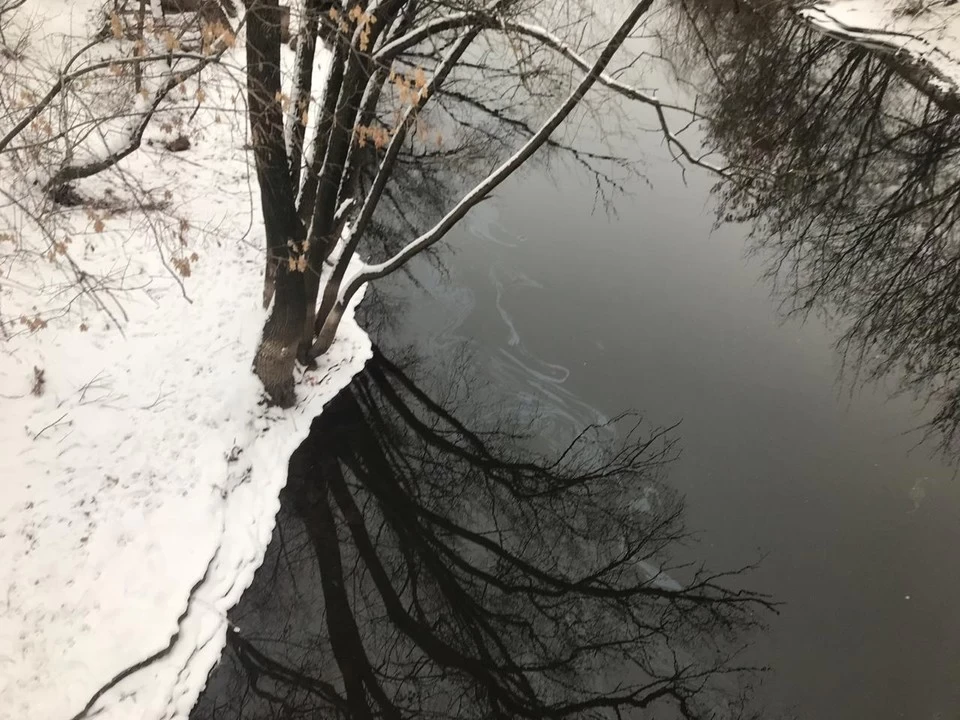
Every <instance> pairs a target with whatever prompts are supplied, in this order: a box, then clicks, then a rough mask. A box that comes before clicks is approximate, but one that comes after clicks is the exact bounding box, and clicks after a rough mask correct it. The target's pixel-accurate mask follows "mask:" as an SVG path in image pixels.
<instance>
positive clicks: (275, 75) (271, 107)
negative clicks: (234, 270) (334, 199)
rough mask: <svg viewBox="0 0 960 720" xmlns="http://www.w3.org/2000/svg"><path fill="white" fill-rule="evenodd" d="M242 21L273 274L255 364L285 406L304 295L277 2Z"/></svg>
mask: <svg viewBox="0 0 960 720" xmlns="http://www.w3.org/2000/svg"><path fill="white" fill-rule="evenodd" d="M246 20H247V102H248V106H249V109H250V131H251V136H252V140H253V151H254V157H255V160H256V166H257V181H258V183H259V185H260V205H261V208H262V211H263V224H264V229H265V231H266V241H267V243H266V244H267V257H266V262H267V267H268V270H267V273H266V275H267V277H268V278H269V277H270V275H271V274H272V275H273V278H274V296H273V308H272V309H271V311H270V316H269V317H268V318H267V321H266V324H265V325H264V328H263V336H262V338H261V340H260V347H259V348H258V349H257V355H256V358H255V359H254V363H253V367H254V372H256V374H257V376H258V377H259V378H260V380H261V381H262V382H263V385H264V388H266V391H267V394H268V395H269V397H270V399H271V401H272V402H274V403H276V404H278V405H281V406H283V407H289V406H290V405H293V404H294V402H295V401H296V395H295V393H294V389H293V368H294V363H295V362H296V350H297V343H298V341H299V340H300V335H301V332H302V329H303V325H304V322H305V319H304V315H305V307H306V306H305V303H306V297H305V287H304V274H303V273H302V272H299V271H298V270H296V269H295V268H294V269H291V267H290V265H291V263H290V259H291V257H292V256H291V253H292V252H298V251H299V248H300V247H301V243H302V242H303V239H304V230H303V225H302V224H301V222H300V219H299V217H298V216H297V211H296V207H295V205H294V194H293V187H292V185H291V183H290V167H289V162H288V159H287V153H286V146H285V143H284V137H283V109H282V107H281V104H280V90H281V85H280V37H281V12H280V8H279V6H278V3H277V0H248V8H247V15H246Z"/></svg>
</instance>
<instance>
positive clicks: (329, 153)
mask: <svg viewBox="0 0 960 720" xmlns="http://www.w3.org/2000/svg"><path fill="white" fill-rule="evenodd" d="M561 5H562V10H561V11H560V12H558V13H555V14H554V16H557V15H559V16H564V14H565V13H570V12H572V11H573V10H574V9H575V4H572V3H571V4H563V3H561ZM629 6H630V7H629V8H628V10H629V11H628V12H627V14H626V18H625V19H624V20H623V22H622V23H621V24H620V26H619V27H618V28H617V29H616V30H615V31H614V32H613V33H612V34H610V35H609V36H608V37H607V38H606V39H605V40H604V41H603V42H600V43H599V44H598V46H599V48H600V51H599V53H598V54H597V55H596V57H595V59H593V60H587V59H586V58H585V57H584V56H582V55H581V54H580V52H579V51H578V49H577V45H578V43H586V42H587V41H586V40H583V39H582V38H583V36H585V35H586V36H588V37H589V36H590V35H597V34H599V33H600V32H601V30H602V25H601V24H600V23H599V21H598V20H597V19H596V17H595V16H594V15H592V14H591V13H589V12H587V11H586V10H583V11H582V14H580V15H577V16H573V19H572V20H571V22H570V23H569V24H568V25H567V26H566V27H564V28H563V29H562V32H563V35H564V37H569V38H576V40H570V41H567V40H566V39H564V37H561V36H560V35H558V34H556V33H555V32H553V31H550V30H548V29H546V28H545V27H543V26H542V25H540V24H537V23H536V22H534V21H532V20H530V19H529V18H536V17H537V13H538V11H541V10H542V9H543V8H541V7H540V4H539V3H536V2H529V1H527V0H499V1H496V0H495V1H491V2H486V3H484V2H479V1H477V0H470V1H468V2H444V1H434V2H414V1H412V0H392V1H387V2H379V3H369V4H368V3H364V2H360V3H355V2H350V3H346V4H339V3H333V4H331V3H326V4H324V5H323V6H322V7H321V3H319V2H312V3H311V2H308V3H307V5H306V7H305V13H304V22H303V25H302V28H301V32H300V35H299V40H298V45H297V51H298V58H297V72H298V76H297V78H296V81H295V83H294V90H293V97H291V98H289V99H287V101H288V104H289V107H290V112H291V113H292V116H291V118H290V119H289V120H288V121H287V123H286V126H287V135H286V137H285V136H284V134H283V132H282V131H283V129H284V120H283V112H282V108H281V107H280V102H279V101H278V100H276V99H275V98H279V97H281V96H282V93H281V87H282V85H281V78H280V76H279V74H278V73H277V72H276V71H275V68H276V66H277V63H278V60H279V56H278V52H279V49H278V45H279V32H278V22H279V21H278V17H279V14H278V13H279V10H278V6H277V5H276V3H275V2H273V3H271V2H268V1H267V0H255V1H254V0H251V2H250V3H248V10H247V34H248V35H247V37H248V66H247V67H248V88H249V95H250V101H249V105H250V109H251V125H252V127H253V128H254V138H255V140H256V141H257V142H256V157H257V168H258V177H259V179H260V188H261V201H262V207H263V209H264V217H265V219H267V228H268V230H267V235H268V246H269V247H268V268H267V272H266V278H267V289H266V293H265V298H267V299H268V300H269V299H272V301H273V307H272V310H271V313H270V318H269V319H268V321H267V326H266V328H265V330H264V336H263V342H262V344H261V346H260V349H259V351H258V353H257V359H256V363H255V366H256V369H257V372H258V374H259V376H260V377H261V379H262V380H263V381H264V384H265V386H266V388H267V390H268V392H269V393H270V395H271V397H272V398H273V399H274V400H275V401H276V402H279V403H281V404H285V403H289V402H292V401H293V380H292V371H293V366H294V363H295V361H296V359H297V358H299V360H300V361H301V362H303V363H308V362H311V361H312V360H313V359H314V358H316V357H317V356H319V355H321V354H323V353H324V352H325V351H326V350H327V349H328V348H329V347H330V344H331V343H332V342H333V339H334V337H335V335H336V332H337V329H338V327H339V324H340V321H341V319H342V317H343V314H344V312H345V310H346V308H347V306H348V304H349V303H350V301H351V300H352V298H353V297H354V296H355V295H356V293H357V291H358V290H359V289H360V288H361V287H363V286H364V285H365V284H366V283H368V282H370V281H372V280H375V279H377V278H380V277H383V276H384V275H386V274H388V273H391V272H394V271H396V270H397V269H399V268H401V267H403V266H404V265H405V264H406V263H407V262H408V261H409V260H410V259H411V258H412V257H414V256H416V255H417V254H418V253H421V252H423V251H424V250H426V249H428V248H430V247H431V246H433V245H434V244H435V243H437V242H438V241H440V240H441V239H442V238H444V237H445V236H446V234H447V233H448V232H449V230H450V229H451V228H452V227H453V226H454V225H455V224H456V223H457V222H458V221H459V220H460V219H462V218H463V217H464V216H465V215H466V214H467V213H468V212H469V210H470V209H471V208H472V207H474V206H475V205H476V204H477V203H478V202H481V201H482V200H483V199H484V198H486V197H488V196H489V194H490V193H491V192H493V191H494V190H495V189H496V188H497V187H498V186H499V185H500V184H501V183H502V182H503V181H504V180H505V179H506V178H508V177H509V176H510V175H512V174H513V173H514V172H516V171H517V169H519V168H520V167H522V166H523V165H524V163H526V162H527V161H528V160H529V159H530V158H531V156H533V154H534V153H536V152H537V150H538V149H540V148H541V147H544V146H548V145H550V144H552V143H556V140H554V139H552V135H553V134H554V132H555V131H556V130H557V129H558V128H559V126H560V125H561V124H562V123H563V121H564V119H566V118H567V117H568V116H569V115H570V114H571V113H572V112H573V111H574V110H575V109H576V108H577V107H578V106H580V104H581V103H582V102H583V99H584V96H585V94H586V93H587V91H588V90H590V88H591V87H593V86H594V85H595V84H597V83H600V84H602V85H606V86H607V87H609V88H612V89H613V90H614V91H616V92H618V93H620V94H621V95H623V96H625V97H629V98H630V99H633V100H638V101H640V102H644V103H647V104H650V105H652V106H654V107H655V108H656V109H657V112H658V113H661V115H660V117H661V120H662V124H663V127H664V129H665V130H667V131H668V133H669V129H668V128H667V125H666V119H665V117H664V116H663V115H662V112H663V107H664V106H663V105H662V104H661V103H660V102H659V101H657V100H656V99H655V98H654V97H652V96H650V95H649V94H645V93H643V92H640V91H638V90H636V89H634V88H632V87H630V86H629V85H626V84H625V83H623V82H621V81H619V80H616V79H615V78H613V77H612V76H611V75H609V74H607V73H606V72H605V71H606V69H607V66H608V65H609V64H610V62H611V60H612V59H613V57H614V55H615V54H616V53H617V51H618V50H619V49H620V48H621V46H622V45H623V43H624V41H625V40H626V39H627V38H628V37H629V36H630V35H631V33H632V32H633V31H634V29H635V28H636V27H637V25H638V24H639V23H640V21H641V20H642V18H643V16H644V15H645V14H646V13H647V11H648V10H649V8H650V6H651V0H645V1H644V2H637V3H629ZM324 9H325V10H326V12H321V11H322V10H324ZM325 26H326V28H327V31H326V32H325V33H323V32H321V30H322V28H324V27H325ZM318 32H319V33H320V34H322V35H323V36H324V37H327V38H329V39H330V42H331V44H332V60H331V64H330V67H329V69H328V71H327V79H326V84H325V86H324V90H323V95H322V98H320V99H319V100H318V101H317V103H316V104H317V108H316V112H315V115H316V121H315V127H313V128H312V131H313V132H312V134H311V139H310V141H307V140H306V138H307V136H308V131H307V130H308V128H307V123H308V121H309V118H310V112H309V107H307V106H308V105H309V103H310V100H309V98H310V94H311V82H312V67H313V63H314V58H313V54H314V53H315V52H316V44H315V42H314V37H315V35H317V33H318ZM557 32H560V30H559V29H558V31H557ZM493 50H498V51H500V52H505V53H508V55H507V57H508V60H507V61H506V62H505V63H503V65H502V66H496V65H494V64H492V63H490V62H489V57H488V53H491V52H492V51H493ZM558 62H563V63H566V64H567V65H566V67H567V68H569V67H570V66H572V67H573V70H574V73H576V74H578V75H579V78H578V79H577V80H576V81H575V82H573V83H570V82H569V69H567V70H565V71H564V72H563V73H558V72H557V67H558V66H557V63H558ZM484 83H486V84H487V85H491V84H492V85H493V86H494V87H495V88H496V89H497V91H499V92H501V93H504V94H510V93H513V94H519V93H521V92H525V93H527V96H528V97H535V98H536V99H537V101H538V104H539V107H540V108H541V110H542V111H543V112H542V113H541V114H542V115H543V116H544V117H543V118H542V119H541V120H539V121H536V118H535V116H534V117H526V118H517V117H512V116H511V115H510V114H509V113H501V118H500V119H501V120H504V121H505V122H506V123H512V125H513V127H514V128H516V127H520V128H521V129H522V130H524V131H525V132H524V139H523V141H522V142H521V143H519V147H514V148H511V150H510V153H509V156H508V157H507V158H506V159H505V160H503V161H502V162H499V163H498V164H496V165H495V166H494V167H493V168H492V169H491V170H490V171H489V172H488V173H486V174H485V175H484V176H483V177H482V178H480V179H479V180H478V181H477V182H476V183H475V184H474V185H472V187H469V188H468V189H467V190H466V191H465V192H464V194H463V195H462V197H460V198H459V200H458V201H456V202H455V203H454V204H453V205H452V207H450V208H448V209H445V210H444V212H443V213H441V214H440V216H439V217H438V218H437V220H436V222H435V223H434V224H433V225H432V226H430V227H428V228H426V229H424V230H423V231H422V232H419V233H417V234H416V235H415V236H414V237H412V238H410V239H409V240H407V241H404V242H402V243H400V244H399V245H400V249H399V250H398V251H397V252H395V253H394V254H392V255H391V256H389V257H387V258H386V259H384V260H382V261H380V262H376V263H373V264H368V265H358V264H357V263H356V262H355V257H356V253H357V251H358V249H359V248H360V247H361V245H362V243H364V242H365V241H366V240H367V239H368V237H367V236H368V233H369V231H370V229H371V225H372V224H374V222H375V217H376V215H377V213H378V208H380V206H381V204H382V203H383V201H384V198H389V196H390V195H389V191H390V188H391V185H392V184H393V177H394V173H395V171H396V168H397V166H398V163H399V162H400V159H401V157H402V156H403V154H404V153H406V154H407V155H411V154H413V155H416V154H417V153H418V152H422V150H423V148H424V146H426V145H429V143H428V142H425V141H424V133H423V132H422V131H423V128H424V126H426V127H429V128H432V129H435V130H436V131H437V132H438V133H439V134H440V138H441V141H442V138H443V132H444V130H445V129H449V127H450V126H451V125H453V126H457V125H458V124H462V123H463V121H464V116H465V115H469V114H470V113H473V114H476V113H478V112H479V113H481V114H482V113H487V114H489V113H491V112H493V113H494V114H496V113H497V112H498V111H497V110H496V109H495V108H492V107H491V106H490V105H489V104H488V103H486V102H484V97H483V91H484V90H485V89H489V88H484ZM478 87H479V88H481V91H480V92H478V91H477V88H478ZM534 87H535V89H533V90H531V88H534ZM457 105H458V106H459V107H458V110H457V111H454V112H450V109H451V106H457ZM464 108H468V109H467V110H466V112H464ZM305 110H308V112H305ZM427 134H428V135H429V137H430V138H433V137H434V133H427ZM668 139H669V140H670V142H671V143H672V144H673V146H674V147H676V148H681V149H682V150H683V153H684V154H685V155H686V156H687V157H688V158H689V159H690V160H693V161H695V162H696V161H697V160H698V159H697V158H694V157H693V156H692V155H691V154H690V153H689V152H687V151H686V149H685V148H683V146H682V145H681V144H680V142H679V140H678V139H677V138H676V136H674V135H673V134H672V133H670V134H668ZM367 148H372V152H365V149H367ZM368 169H372V177H370V178H369V182H364V175H365V170H368ZM400 202H401V203H402V199H401V201H400ZM325 263H326V265H327V266H328V267H329V270H328V271H324V264H325ZM321 286H322V292H321Z"/></svg>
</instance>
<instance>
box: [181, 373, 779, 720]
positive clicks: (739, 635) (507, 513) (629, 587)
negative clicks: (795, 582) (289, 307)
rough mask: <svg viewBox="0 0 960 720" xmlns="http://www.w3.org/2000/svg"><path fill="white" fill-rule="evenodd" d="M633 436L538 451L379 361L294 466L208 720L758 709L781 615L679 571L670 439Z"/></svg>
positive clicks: (586, 435) (627, 425) (656, 434)
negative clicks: (749, 693)
mask: <svg viewBox="0 0 960 720" xmlns="http://www.w3.org/2000/svg"><path fill="white" fill-rule="evenodd" d="M450 394H451V395H458V394H461V393H460V392H459V391H458V392H455V393H454V392H451V393H450ZM616 425H617V427H618V428H620V429H621V430H624V431H625V432H624V434H623V435H622V438H621V439H622V442H621V443H620V444H619V445H618V446H613V445H611V444H610V443H608V442H604V441H601V439H600V438H601V437H605V436H606V435H605V434H604V433H601V429H600V428H588V429H586V430H585V431H584V432H583V433H582V434H581V435H580V436H579V437H577V438H576V439H575V440H574V442H573V443H572V444H571V445H570V446H569V447H568V448H567V450H566V451H565V452H563V453H561V454H560V455H559V456H558V457H555V458H552V459H543V458H537V457H536V456H534V455H532V454H531V453H529V452H527V451H523V450H522V449H521V447H522V445H523V441H522V439H521V438H519V437H517V436H516V435H515V434H513V433H511V432H508V431H505V430H496V429H495V430H492V431H480V430H477V429H473V428H471V427H469V426H468V425H466V424H464V422H463V421H461V419H459V418H458V417H457V416H456V415H455V414H453V413H452V412H451V411H449V410H448V409H446V408H445V407H444V406H443V405H442V404H441V403H439V402H437V401H436V400H435V399H434V398H433V397H432V396H431V395H429V394H427V393H426V392H424V391H423V390H422V389H421V388H420V387H419V386H418V385H417V384H416V383H415V382H414V380H413V379H412V378H411V376H410V375H408V374H407V373H406V372H404V371H403V370H401V369H400V368H399V367H397V366H396V365H394V364H393V363H391V362H389V361H388V360H387V359H386V358H384V357H383V356H381V355H379V354H377V355H376V356H375V358H374V360H373V361H371V362H370V364H369V365H368V367H367V369H366V370H365V372H364V373H363V374H362V375H361V376H358V378H357V379H356V380H355V381H354V383H353V384H352V385H351V386H350V387H349V388H348V389H347V390H345V391H344V392H342V393H341V394H340V395H339V396H338V397H337V398H336V399H335V400H334V401H333V402H332V404H331V405H330V406H329V407H328V408H327V409H326V410H325V411H324V413H323V415H322V416H321V417H319V418H317V419H316V420H315V422H314V425H313V427H312V429H311V434H310V437H309V439H308V440H307V441H306V443H305V444H304V445H303V446H302V447H301V449H300V450H299V451H298V452H297V454H296V455H295V456H294V458H293V460H292V461H291V472H290V482H289V486H288V488H287V490H286V491H285V492H286V497H285V501H284V502H285V504H284V508H285V509H284V510H283V511H282V513H281V517H280V525H279V530H278V535H277V538H276V540H275V542H274V544H273V546H272V552H271V557H270V558H268V560H267V562H266V563H265V565H264V566H263V567H262V568H261V570H260V573H259V575H258V578H257V581H256V582H255V585H254V587H253V588H252V589H251V591H249V593H248V595H246V596H245V599H244V602H243V603H242V605H241V608H240V609H239V610H238V614H237V615H236V617H235V618H234V620H233V621H234V622H235V623H236V624H237V625H238V626H239V627H236V628H235V629H234V630H233V631H232V632H231V633H230V635H229V640H228V643H229V651H228V654H227V657H226V659H225V660H224V663H223V665H222V666H221V668H220V670H218V671H217V673H215V674H214V676H213V678H212V680H211V690H210V692H209V693H208V695H207V696H206V697H205V698H203V699H202V700H201V703H200V704H199V705H198V707H197V709H196V710H195V712H194V715H193V717H195V718H197V720H200V719H201V718H210V719H211V720H213V719H214V718H222V717H230V718H238V717H242V718H266V717H344V718H374V717H377V718H379V717H384V718H421V717H423V718H426V717H437V718H491V717H497V718H565V717H569V718H620V717H644V718H647V717H651V718H652V717H665V718H666V717H684V718H721V717H743V716H744V714H745V713H746V710H745V700H744V697H745V693H744V691H745V689H746V687H747V686H748V684H749V683H748V680H749V677H750V676H751V673H752V672H753V670H752V669H751V668H746V667H742V666H741V665H740V664H739V663H738V661H737V650H738V649H739V648H740V647H741V644H742V643H743V642H744V641H745V639H746V636H747V635H748V634H749V632H750V631H751V630H753V629H755V628H757V627H758V626H759V625H760V624H761V622H762V620H763V618H764V616H765V615H766V614H767V612H768V611H769V610H771V609H772V608H773V604H772V603H771V602H770V600H769V599H768V598H766V597H764V596H761V595H758V594H755V593H751V592H748V591H745V590H740V589H735V588H734V587H733V586H732V583H733V582H735V581H736V580H737V578H738V573H729V574H722V573H721V574H715V573H709V572H707V571H706V570H704V569H703V568H700V567H695V566H689V565H685V566H680V567H669V557H670V554H671V550H672V549H674V547H675V545H676V544H678V543H681V542H683V541H684V539H685V538H686V534H685V531H684V527H683V523H682V504H681V502H680V500H679V498H677V496H676V495H675V494H674V493H673V492H672V491H671V490H670V488H669V487H668V486H667V485H666V484H665V483H664V482H663V473H664V471H665V470H666V468H667V466H668V465H669V463H670V461H671V459H672V458H673V457H674V456H675V454H676V446H675V440H674V439H673V438H672V431H673V428H661V429H655V430H653V431H650V432H646V433H644V432H642V427H643V426H642V424H641V423H640V422H639V421H638V419H637V418H634V417H630V416H625V417H622V418H620V419H619V420H618V421H616ZM681 583H682V584H681ZM245 608H250V609H245Z"/></svg>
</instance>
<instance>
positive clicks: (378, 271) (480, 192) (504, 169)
mask: <svg viewBox="0 0 960 720" xmlns="http://www.w3.org/2000/svg"><path fill="white" fill-rule="evenodd" d="M652 3H653V0H642V1H641V2H639V3H637V4H636V5H635V6H634V8H633V9H632V10H631V12H630V14H629V15H628V16H627V18H626V20H624V22H623V23H622V24H621V26H620V27H619V28H618V30H617V31H616V33H614V35H613V36H612V37H611V38H610V39H609V40H608V41H607V43H606V45H605V46H604V48H603V51H602V52H601V53H600V56H599V57H598V58H597V60H596V61H595V62H594V63H593V65H592V66H591V65H587V72H586V74H585V75H584V76H583V78H582V79H581V80H580V82H579V83H578V84H577V86H576V87H575V88H574V90H573V91H572V92H571V93H570V95H569V96H568V97H567V98H566V100H565V101H564V102H563V103H562V104H561V105H560V106H559V107H558V108H557V109H556V110H555V111H554V112H553V113H552V114H551V115H550V117H549V118H548V119H547V120H546V122H544V124H543V125H542V126H541V127H540V129H539V130H537V132H536V133H535V134H534V135H533V136H532V137H531V138H530V139H529V140H527V142H525V143H524V144H523V145H522V146H521V147H520V148H519V149H518V150H517V151H516V152H515V153H514V154H513V155H512V156H511V157H510V158H508V159H507V160H506V161H505V162H504V163H502V164H501V165H500V166H499V167H497V168H496V169H495V170H494V171H493V172H492V173H490V174H489V175H488V176H487V177H486V178H484V179H483V180H482V181H481V182H480V183H479V184H477V185H476V186H474V188H473V189H472V190H471V191H470V192H468V193H467V194H466V195H465V196H464V197H463V198H462V199H461V200H460V202H459V203H457V205H456V206H455V207H454V208H453V209H451V210H450V211H449V212H448V213H447V214H446V215H444V216H443V218H441V219H440V221H439V222H437V224H436V225H434V226H433V227H432V228H430V229H429V230H428V231H427V232H425V233H423V234H422V235H420V237H418V238H416V239H415V240H413V241H412V242H410V243H409V244H408V245H406V246H405V247H404V248H403V249H402V250H400V252H398V253H397V254H396V255H394V256H393V257H392V258H390V259H388V260H386V261H384V262H382V263H378V264H376V265H369V266H366V267H365V268H364V269H362V270H361V271H359V272H358V273H356V274H355V275H354V276H353V277H352V278H351V279H350V280H349V281H348V282H347V283H346V284H345V285H343V286H342V287H341V289H340V292H339V297H338V305H339V306H341V307H344V306H346V305H347V304H348V303H349V302H350V300H351V298H352V297H353V296H354V295H355V294H356V292H357V291H358V290H359V289H360V288H361V287H362V286H363V285H364V284H365V283H367V282H370V281H371V280H376V279H378V278H381V277H384V276H386V275H389V274H390V273H392V272H394V271H395V270H397V269H399V268H400V267H402V266H403V265H404V264H406V263H407V262H408V261H409V260H410V259H411V258H412V257H414V256H415V255H417V254H418V253H420V252H422V251H423V250H425V249H427V248H428V247H430V246H431V245H433V244H434V243H436V242H437V241H438V240H440V239H441V238H443V237H444V236H445V235H446V234H447V232H449V231H450V229H451V228H453V226H454V225H456V223H457V222H459V221H460V220H461V219H462V218H463V217H464V216H465V215H466V214H467V213H468V212H469V211H470V209H471V208H473V207H474V206H475V205H477V204H478V203H480V202H481V201H482V200H484V199H485V198H486V197H487V196H489V195H490V193H491V192H493V190H494V189H496V188H497V187H498V186H499V185H500V184H501V183H502V182H503V181H504V180H506V179H507V178H508V177H510V176H511V175H512V174H513V173H514V172H516V170H517V169H519V168H520V167H521V166H522V165H523V164H524V163H525V162H526V161H527V160H528V159H529V158H530V157H531V156H532V155H533V154H534V153H535V152H536V151H537V150H538V149H539V148H540V147H541V146H542V145H544V144H545V143H546V142H547V140H548V139H549V138H550V136H551V135H552V134H553V132H554V131H555V130H556V129H557V128H558V127H559V126H560V125H561V123H563V121H564V120H565V119H566V118H567V116H568V115H569V114H570V113H571V112H572V111H573V110H574V109H575V108H576V107H577V106H578V105H579V104H580V102H581V101H582V100H583V98H584V96H585V95H586V93H587V91H588V90H589V89H590V88H591V87H592V86H593V85H594V84H596V83H597V81H598V80H600V78H601V75H602V73H603V71H604V69H605V68H606V67H607V65H609V63H610V61H611V60H612V59H613V56H614V54H615V53H616V52H617V50H618V49H619V48H620V46H621V45H622V44H623V42H624V41H625V40H626V38H627V37H628V36H629V34H630V32H631V31H632V30H633V28H634V26H635V25H636V23H637V22H638V21H639V20H640V18H641V17H642V16H643V15H644V14H645V13H646V12H647V11H648V10H649V8H650V6H651V5H652ZM578 57H579V56H578ZM315 350H319V351H320V352H322V348H315Z"/></svg>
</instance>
